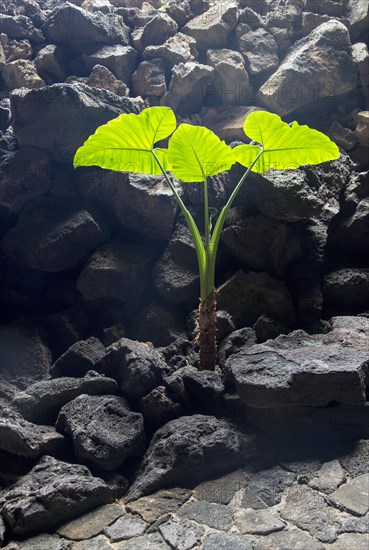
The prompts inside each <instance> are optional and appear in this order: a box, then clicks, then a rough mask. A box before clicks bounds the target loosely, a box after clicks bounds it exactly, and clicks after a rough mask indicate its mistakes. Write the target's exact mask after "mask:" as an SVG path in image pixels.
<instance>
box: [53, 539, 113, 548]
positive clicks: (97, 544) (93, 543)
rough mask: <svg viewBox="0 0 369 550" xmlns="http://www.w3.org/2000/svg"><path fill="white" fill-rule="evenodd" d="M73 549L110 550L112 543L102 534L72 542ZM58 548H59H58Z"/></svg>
mask: <svg viewBox="0 0 369 550" xmlns="http://www.w3.org/2000/svg"><path fill="white" fill-rule="evenodd" d="M72 548H73V550H112V548H113V547H112V545H111V544H110V542H109V540H108V539H107V538H106V537H105V536H104V535H99V536H97V537H93V538H92V539H88V540H84V541H79V542H76V543H74V544H73V547H72ZM58 550H59V549H58Z"/></svg>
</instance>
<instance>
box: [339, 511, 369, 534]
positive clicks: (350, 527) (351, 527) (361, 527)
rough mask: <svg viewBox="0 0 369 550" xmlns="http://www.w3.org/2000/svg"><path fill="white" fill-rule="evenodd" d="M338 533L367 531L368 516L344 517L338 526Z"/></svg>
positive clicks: (368, 529) (368, 527) (368, 528)
mask: <svg viewBox="0 0 369 550" xmlns="http://www.w3.org/2000/svg"><path fill="white" fill-rule="evenodd" d="M339 532H340V533H368V532H369V516H368V515H366V516H361V517H352V516H351V517H350V518H348V519H344V520H343V521H342V523H341V526H340V528H339Z"/></svg>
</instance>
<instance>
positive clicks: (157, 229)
mask: <svg viewBox="0 0 369 550" xmlns="http://www.w3.org/2000/svg"><path fill="white" fill-rule="evenodd" d="M77 184H78V187H79V190H80V192H81V194H82V195H83V196H86V197H90V198H94V199H97V200H98V201H99V202H101V203H102V204H103V205H105V206H106V207H107V208H108V209H109V211H111V213H112V214H113V215H114V216H115V217H116V218H117V220H118V221H119V223H120V224H121V225H122V226H123V227H125V228H127V229H130V230H132V231H134V232H137V233H139V234H140V235H144V236H145V237H149V238H151V239H161V240H169V238H170V236H171V234H172V231H173V225H174V222H175V218H176V213H177V203H176V201H175V199H174V198H173V195H172V192H171V190H170V189H169V187H168V185H167V183H166V182H165V181H164V179H163V177H161V176H148V175H145V174H134V173H132V174H131V173H121V172H112V171H108V170H99V169H95V168H93V169H80V170H79V173H78V175H77Z"/></svg>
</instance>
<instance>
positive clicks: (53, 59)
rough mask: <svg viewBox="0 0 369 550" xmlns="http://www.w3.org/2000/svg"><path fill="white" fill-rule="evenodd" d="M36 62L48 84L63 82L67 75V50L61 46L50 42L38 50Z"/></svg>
mask: <svg viewBox="0 0 369 550" xmlns="http://www.w3.org/2000/svg"><path fill="white" fill-rule="evenodd" d="M34 64H35V67H36V69H37V72H38V74H39V75H40V76H41V78H43V80H44V81H45V82H46V84H54V83H55V82H63V81H64V80H65V77H66V70H67V69H66V62H65V52H64V51H63V49H62V48H61V47H60V46H57V45H55V44H48V45H47V46H45V47H44V48H42V49H41V50H39V51H38V52H37V55H36V57H35V59H34Z"/></svg>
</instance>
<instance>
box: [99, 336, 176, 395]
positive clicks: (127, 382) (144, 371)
mask: <svg viewBox="0 0 369 550" xmlns="http://www.w3.org/2000/svg"><path fill="white" fill-rule="evenodd" d="M101 368H102V369H103V371H104V372H106V373H107V374H109V375H112V376H113V377H114V378H116V379H117V380H118V382H119V385H120V388H121V390H122V392H123V393H124V394H125V395H127V396H128V397H132V398H134V399H139V398H141V397H143V396H144V395H147V394H148V393H149V392H150V391H151V390H153V389H154V388H155V387H157V386H160V385H162V382H163V376H164V374H165V373H166V370H167V366H166V364H165V363H164V360H163V358H162V356H161V355H160V354H159V352H158V351H156V350H155V349H154V348H153V347H151V346H149V345H147V344H144V343H143V342H136V341H134V340H129V339H128V338H121V339H120V340H118V341H117V342H115V343H114V344H112V345H111V346H109V347H108V348H107V349H106V355H105V357H104V358H103V359H102V361H101Z"/></svg>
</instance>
